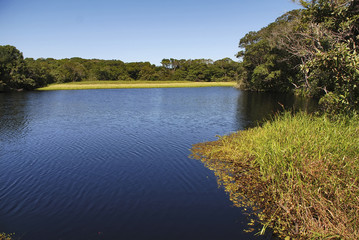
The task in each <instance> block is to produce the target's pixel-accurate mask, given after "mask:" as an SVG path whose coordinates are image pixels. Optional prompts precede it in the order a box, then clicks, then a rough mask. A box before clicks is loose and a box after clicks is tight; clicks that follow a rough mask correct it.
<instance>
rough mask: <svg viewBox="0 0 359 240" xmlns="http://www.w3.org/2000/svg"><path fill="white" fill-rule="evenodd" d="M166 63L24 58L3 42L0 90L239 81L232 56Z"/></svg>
mask: <svg viewBox="0 0 359 240" xmlns="http://www.w3.org/2000/svg"><path fill="white" fill-rule="evenodd" d="M161 64H162V66H156V65H154V64H151V63H149V62H132V63H124V62H122V61H120V60H99V59H82V58H71V59H61V60H56V59H53V58H46V59H43V58H39V59H36V60H35V59H32V58H26V59H24V57H23V55H22V53H21V52H20V51H19V50H18V49H16V47H14V46H9V45H7V46H0V91H10V90H18V89H25V90H31V89H35V88H38V87H42V86H46V85H48V84H51V83H65V82H78V81H83V80H92V81H94V80H95V81H104V80H126V81H136V80H146V81H169V80H173V81H177V80H186V81H199V82H213V81H235V80H236V79H237V78H238V69H239V63H238V62H235V61H233V60H231V59H229V58H225V59H221V60H218V61H213V60H210V59H195V60H184V59H181V60H177V59H173V58H171V59H163V60H162V62H161Z"/></svg>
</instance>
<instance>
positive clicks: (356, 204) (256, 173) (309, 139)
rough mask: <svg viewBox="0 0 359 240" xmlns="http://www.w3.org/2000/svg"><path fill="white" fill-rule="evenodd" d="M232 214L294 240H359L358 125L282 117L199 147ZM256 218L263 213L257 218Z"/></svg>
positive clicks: (196, 151) (198, 153) (350, 120)
mask: <svg viewBox="0 0 359 240" xmlns="http://www.w3.org/2000/svg"><path fill="white" fill-rule="evenodd" d="M192 152H193V157H195V158H198V159H201V160H202V161H203V162H204V163H205V165H206V166H207V167H209V168H210V169H212V170H213V171H214V173H215V174H216V175H217V177H218V181H219V183H220V184H221V185H223V186H224V188H225V190H226V191H227V192H228V193H229V196H230V198H231V200H232V201H233V202H234V203H235V205H237V206H245V207H252V208H253V209H254V212H257V213H258V214H257V217H258V219H259V221H260V222H261V223H262V224H263V229H262V230H263V231H264V230H265V228H267V227H270V228H272V229H273V230H274V231H275V232H276V233H277V234H278V235H279V236H281V237H291V238H294V239H359V120H358V118H357V117H351V118H349V117H340V118H338V119H336V120H332V119H330V118H329V117H327V116H321V117H314V116H310V115H308V114H305V113H297V114H295V115H293V114H291V113H286V114H284V115H283V116H280V117H277V118H275V119H274V120H273V121H270V122H267V123H265V124H264V125H263V126H262V127H256V128H253V129H249V130H245V131H240V132H237V133H234V134H232V135H229V136H224V137H221V138H220V139H218V141H215V142H210V143H202V144H197V145H195V146H194V147H193V149H192ZM257 210H260V211H257Z"/></svg>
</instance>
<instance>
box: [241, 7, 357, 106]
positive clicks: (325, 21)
mask: <svg viewBox="0 0 359 240" xmlns="http://www.w3.org/2000/svg"><path fill="white" fill-rule="evenodd" d="M298 2H299V3H300V4H301V5H302V7H303V9H301V10H295V11H291V12H289V13H286V14H284V15H283V16H281V17H280V18H278V19H277V20H276V21H275V22H274V23H272V24H270V25H268V26H267V27H265V28H263V29H262V30H260V31H258V32H251V33H249V34H247V35H246V36H245V37H244V38H242V39H241V41H240V45H239V46H240V47H241V48H243V49H244V50H243V51H240V52H239V54H238V56H239V57H242V58H243V68H244V72H243V75H242V77H241V81H242V82H241V85H242V86H244V87H245V88H247V89H251V90H261V91H263V90H265V91H273V90H280V91H283V90H284V91H286V90H290V89H294V90H296V91H300V92H302V93H305V94H306V95H309V96H312V97H316V98H323V99H322V101H321V102H323V103H325V104H324V105H323V106H325V107H327V108H329V109H331V110H335V109H340V111H347V112H348V111H352V110H356V109H358V106H359V105H358V101H359V95H358V89H357V86H358V81H359V77H358V74H359V67H358V66H359V65H358V46H359V38H358V35H359V1H357V0H335V1H329V0H311V1H304V0H301V1H298ZM275 53H278V54H277V55H276V54H275ZM283 62H285V63H286V64H284V65H283ZM281 73H284V75H283V76H284V78H281V77H280V76H281ZM268 83H270V84H268ZM283 86H285V87H283ZM327 94H330V95H329V96H326V95H327ZM328 99H330V101H328ZM333 104H334V105H333Z"/></svg>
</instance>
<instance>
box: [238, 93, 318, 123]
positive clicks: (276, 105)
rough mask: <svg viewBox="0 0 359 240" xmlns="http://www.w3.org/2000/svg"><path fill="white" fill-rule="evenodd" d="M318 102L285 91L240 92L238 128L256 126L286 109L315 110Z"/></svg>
mask: <svg viewBox="0 0 359 240" xmlns="http://www.w3.org/2000/svg"><path fill="white" fill-rule="evenodd" d="M315 109H317V103H316V101H315V100H313V99H308V98H303V97H298V96H295V95H293V94H285V93H264V92H244V91H243V92H242V91H241V92H240V94H239V95H238V101H237V115H236V119H237V121H236V122H237V123H238V124H242V126H238V129H241V127H243V128H244V129H246V128H249V127H254V126H256V125H258V124H259V123H261V122H262V121H264V120H267V119H269V118H271V117H273V115H274V114H276V113H278V112H282V111H284V110H295V111H298V110H304V111H308V112H313V111H315Z"/></svg>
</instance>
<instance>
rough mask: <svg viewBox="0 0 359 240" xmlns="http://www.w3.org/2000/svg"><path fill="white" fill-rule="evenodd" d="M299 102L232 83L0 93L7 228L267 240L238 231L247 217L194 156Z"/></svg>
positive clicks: (0, 189) (1, 190)
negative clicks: (193, 151) (195, 150)
mask: <svg viewBox="0 0 359 240" xmlns="http://www.w3.org/2000/svg"><path fill="white" fill-rule="evenodd" d="M295 101H296V100H295V99H294V98H293V97H292V96H284V95H271V94H260V93H246V92H241V91H239V90H236V89H233V88H229V87H214V88H170V89H114V90H108V89H107V90H79V91H51V92H29V93H11V94H5V93H3V94H0V183H1V184H0V231H4V232H9V233H10V232H15V233H16V236H18V237H21V239H23V240H27V239H37V240H41V239H44V240H45V239H46V240H51V239H90V240H91V239H268V238H269V237H268V236H266V237H255V236H254V235H253V233H245V232H243V229H244V228H246V224H247V218H246V216H245V215H243V213H242V211H241V209H240V208H236V207H233V205H232V203H231V202H230V201H229V199H228V196H227V195H226V194H225V193H224V191H223V189H220V188H218V186H217V183H216V179H215V177H214V176H213V173H212V172H211V171H210V170H208V169H206V168H205V167H204V166H203V165H202V163H201V162H199V161H196V160H193V159H189V158H188V155H189V154H190V151H189V149H190V148H191V145H192V144H195V143H198V142H203V141H211V140H215V139H216V137H215V136H216V135H224V134H228V133H230V132H232V131H236V130H240V129H245V128H247V127H249V126H253V125H254V124H255V122H256V121H257V120H261V119H263V118H264V117H265V116H268V115H270V114H272V113H273V112H275V111H278V110H280V109H282V107H281V106H280V104H278V102H279V103H281V104H284V105H285V106H288V107H289V106H292V105H293V104H294V103H295ZM301 104H302V103H301Z"/></svg>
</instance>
